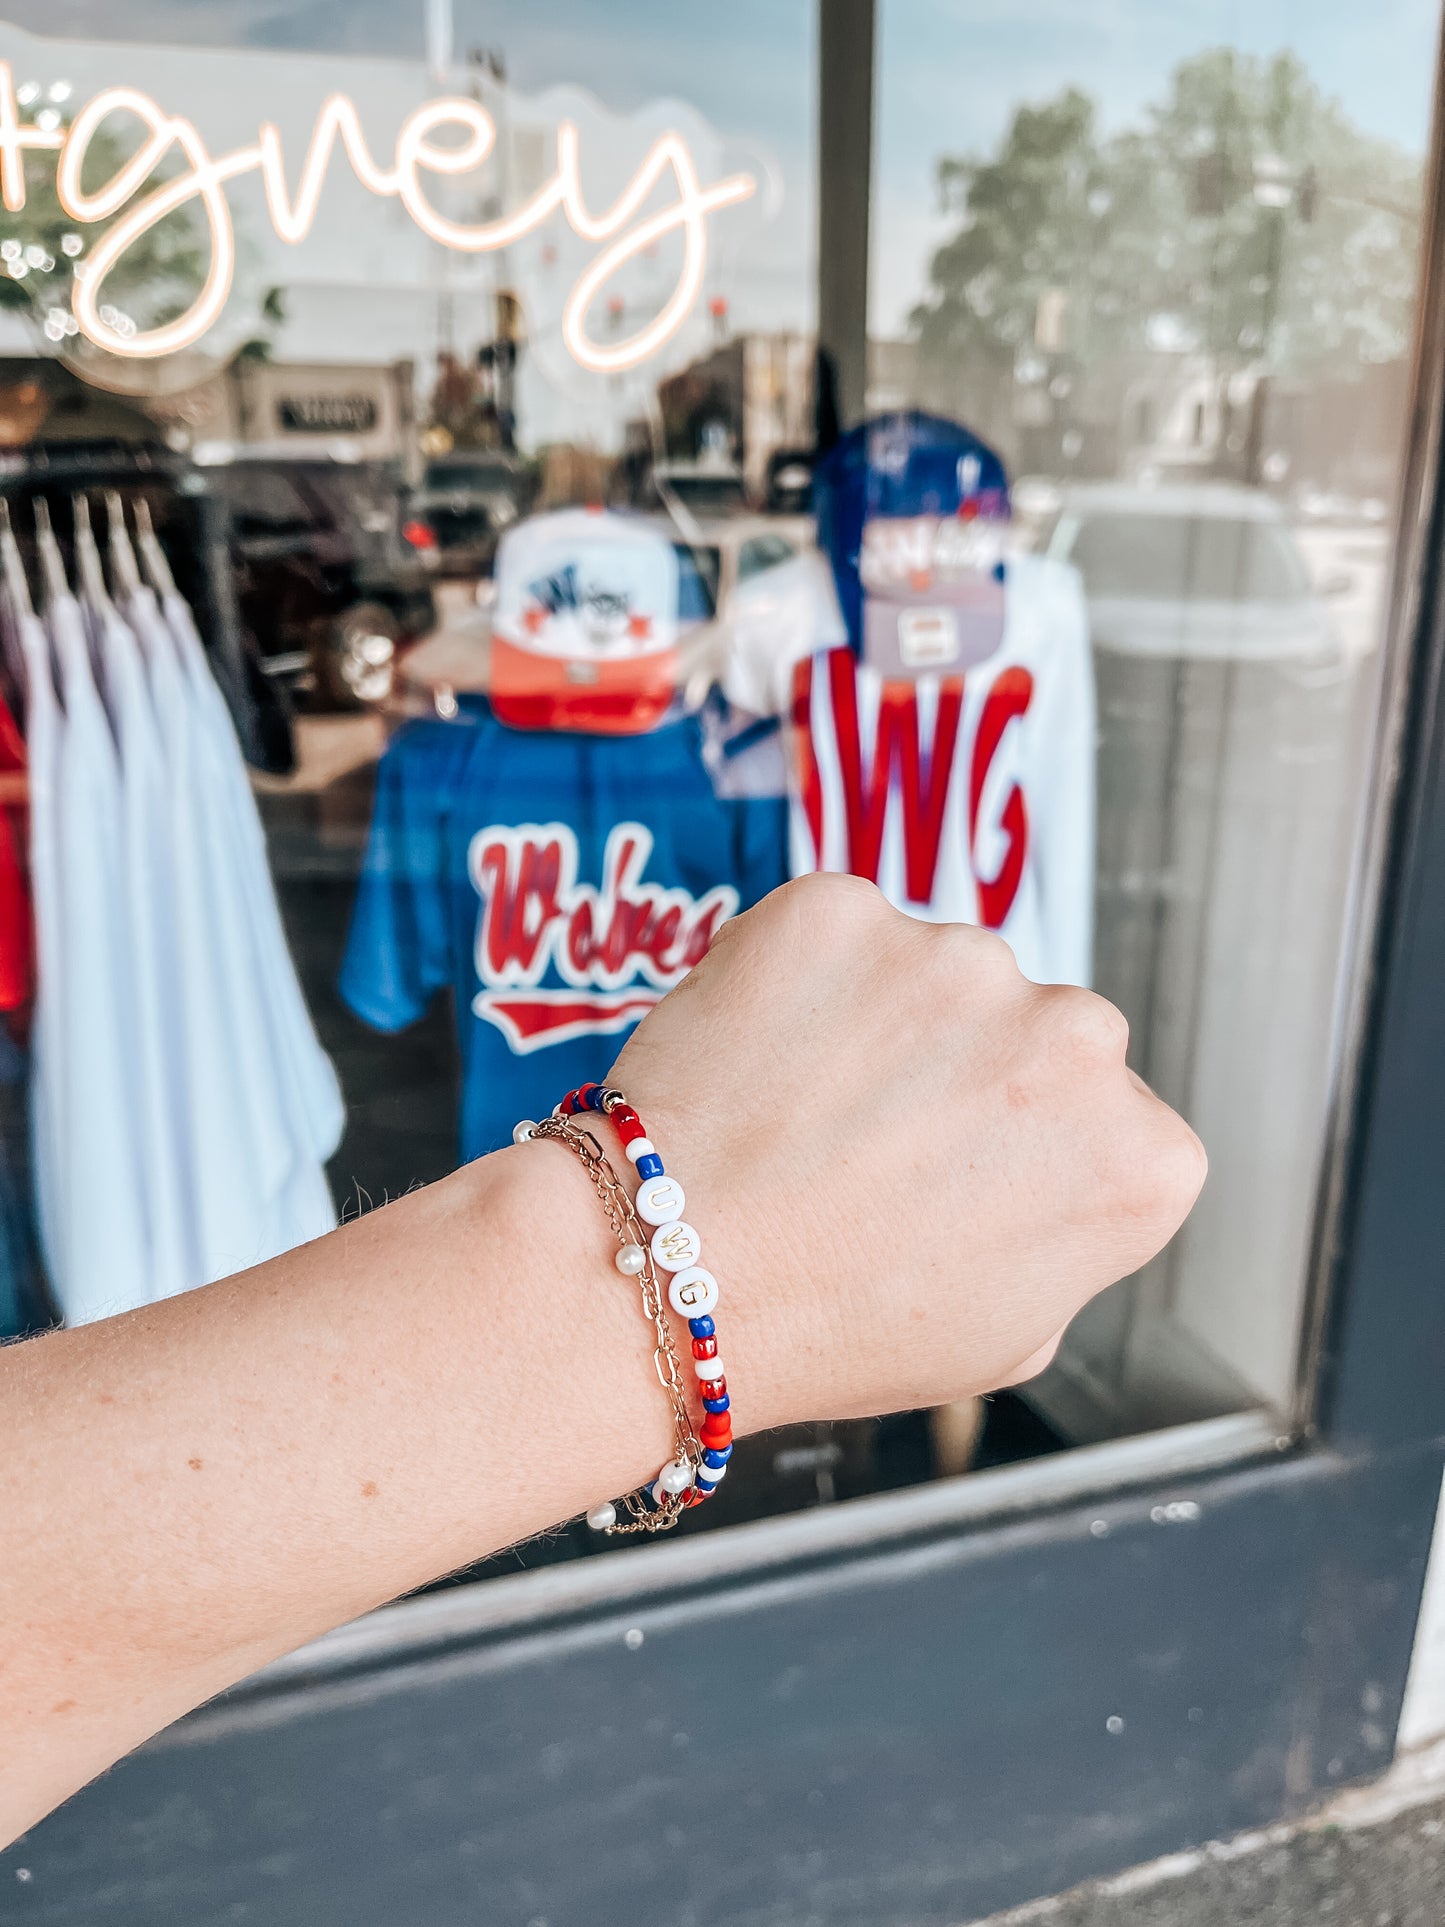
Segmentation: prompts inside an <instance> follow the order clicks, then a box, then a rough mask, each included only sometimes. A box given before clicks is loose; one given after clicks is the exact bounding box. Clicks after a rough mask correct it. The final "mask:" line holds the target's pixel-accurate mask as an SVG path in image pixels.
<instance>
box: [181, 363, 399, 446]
mask: <svg viewBox="0 0 1445 1927" xmlns="http://www.w3.org/2000/svg"><path fill="white" fill-rule="evenodd" d="M412 391H413V383H412V364H411V363H410V362H409V361H395V362H383V363H370V364H368V363H365V362H359V363H355V364H346V363H329V362H281V361H250V360H246V359H241V360H238V361H235V362H233V363H232V364H231V366H230V367H229V368H227V369H224V370H223V371H222V372H221V373H219V374H217V375H215V376H213V377H212V378H211V379H210V380H209V381H206V382H202V383H200V384H199V385H198V386H197V387H195V388H189V389H185V390H183V391H181V392H180V393H179V394H176V395H165V396H159V397H155V398H152V399H151V400H150V401H148V402H147V404H146V412H147V413H148V414H150V415H151V416H152V417H153V418H154V419H155V420H157V421H158V422H160V423H161V424H162V425H163V426H164V428H165V430H166V437H167V440H168V441H169V442H170V443H171V445H172V446H173V447H175V448H180V449H187V450H191V451H194V452H195V453H196V454H197V456H198V458H199V459H201V460H203V461H204V460H205V459H207V457H209V458H210V459H211V460H216V459H219V458H222V457H225V456H227V455H229V454H230V453H231V452H232V451H233V450H244V451H245V452H246V454H248V455H251V456H271V457H273V458H278V459H281V460H297V459H301V458H307V457H309V458H311V459H312V460H316V459H320V460H327V459H335V460H339V461H353V462H354V461H397V460H399V461H402V462H404V463H405V462H411V461H413V460H414V458H415V449H416V444H415V436H414V435H413V433H412V428H413V423H414V409H413V392H412Z"/></svg>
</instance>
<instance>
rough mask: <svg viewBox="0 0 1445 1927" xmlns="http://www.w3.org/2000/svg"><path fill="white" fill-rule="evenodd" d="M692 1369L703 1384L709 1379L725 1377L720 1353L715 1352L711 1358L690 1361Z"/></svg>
mask: <svg viewBox="0 0 1445 1927" xmlns="http://www.w3.org/2000/svg"><path fill="white" fill-rule="evenodd" d="M692 1369H693V1370H694V1371H695V1372H696V1373H697V1375H698V1377H699V1378H700V1379H702V1380H703V1382H704V1383H706V1381H707V1380H708V1379H710V1378H726V1377H727V1373H726V1372H725V1371H724V1370H723V1362H722V1353H721V1352H717V1353H716V1354H715V1355H714V1356H713V1357H712V1358H695V1359H694V1360H693V1361H692Z"/></svg>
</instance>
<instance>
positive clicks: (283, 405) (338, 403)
mask: <svg viewBox="0 0 1445 1927" xmlns="http://www.w3.org/2000/svg"><path fill="white" fill-rule="evenodd" d="M276 419H277V420H278V421H279V422H280V424H281V426H282V428H284V429H285V430H286V432H287V433H288V434H291V435H369V434H370V433H371V431H372V429H374V428H375V427H376V403H375V402H374V401H373V400H372V398H371V396H370V395H283V396H282V397H281V399H280V400H279V401H278V402H277V403H276Z"/></svg>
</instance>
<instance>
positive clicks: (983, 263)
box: [912, 50, 1420, 377]
mask: <svg viewBox="0 0 1445 1927" xmlns="http://www.w3.org/2000/svg"><path fill="white" fill-rule="evenodd" d="M1419 172H1420V170H1419V165H1418V162H1417V161H1415V160H1413V159H1411V158H1410V157H1408V156H1407V155H1405V154H1404V153H1403V152H1401V151H1400V150H1399V149H1397V148H1395V147H1393V146H1392V145H1391V144H1389V143H1388V142H1385V141H1381V140H1376V139H1372V138H1370V137H1369V136H1367V135H1365V134H1362V133H1361V132H1360V131H1359V130H1358V129H1357V128H1355V127H1354V126H1353V125H1352V124H1351V122H1350V121H1349V119H1348V118H1347V117H1346V115H1345V113H1344V112H1343V110H1342V109H1341V108H1340V106H1339V105H1338V104H1337V103H1336V102H1334V101H1331V100H1327V99H1326V98H1325V97H1324V96H1323V95H1322V94H1321V93H1320V91H1319V89H1318V88H1317V87H1316V86H1315V84H1314V82H1313V81H1312V80H1311V79H1310V78H1309V75H1308V74H1307V73H1306V71H1305V69H1304V67H1303V66H1302V65H1301V64H1300V62H1299V61H1298V60H1297V59H1295V58H1294V56H1292V55H1289V54H1282V55H1279V56H1277V57H1276V58H1274V59H1272V60H1269V61H1260V60H1257V59H1254V58H1252V57H1249V56H1245V55H1241V54H1236V53H1233V52H1230V51H1227V50H1220V51H1215V52H1211V53H1206V54H1202V55H1200V56H1198V57H1197V58H1195V59H1192V60H1188V61H1186V62H1184V63H1183V64H1182V65H1181V66H1180V67H1178V68H1177V69H1176V70H1175V72H1174V74H1173V76H1172V78H1171V80H1170V83H1169V88H1168V92H1167V95H1166V97H1165V99H1164V100H1163V101H1162V102H1161V103H1160V104H1159V105H1158V106H1156V107H1153V108H1151V109H1150V110H1148V112H1147V113H1146V114H1145V116H1144V119H1143V125H1142V126H1141V127H1139V128H1137V129H1132V130H1129V131H1126V132H1123V133H1120V134H1117V135H1113V136H1104V135H1102V134H1101V133H1100V131H1099V129H1098V125H1097V118H1096V114H1095V110H1094V107H1093V104H1092V102H1091V101H1089V99H1088V98H1087V97H1086V96H1085V95H1083V94H1081V93H1079V92H1078V91H1077V90H1076V89H1072V88H1071V89H1069V90H1068V91H1067V92H1065V93H1062V94H1060V95H1059V96H1058V97H1057V98H1056V99H1054V100H1052V101H1049V102H1047V103H1045V104H1044V105H1042V106H1039V107H1022V108H1020V109H1019V110H1018V112H1017V113H1016V114H1015V116H1014V119H1013V122H1012V124H1011V126H1010V127H1009V129H1008V132H1007V133H1006V134H1005V136H1004V138H1003V141H1002V144H1001V145H1000V147H999V150H998V152H997V154H996V155H995V156H994V157H993V158H992V159H988V160H977V159H946V160H944V161H942V162H941V163H940V166H939V184H940V188H941V191H942V194H943V198H944V204H945V206H946V207H947V208H948V209H949V210H950V211H952V212H954V213H955V214H956V215H957V216H958V220H959V225H958V229H957V232H956V233H955V234H954V235H953V237H952V238H951V239H950V240H949V241H947V242H946V243H945V244H944V245H943V246H942V247H941V248H940V249H939V250H938V252H937V253H936V254H935V256H934V259H933V262H932V269H931V279H932V284H933V285H932V290H931V292H930V294H929V296H928V298H927V300H926V301H924V302H923V303H922V304H921V305H920V306H919V307H918V308H917V309H916V310H915V311H914V314H913V316H912V328H913V332H914V334H915V336H916V338H917V341H918V343H919V350H920V355H921V357H922V360H923V363H924V365H925V367H927V366H929V365H932V366H933V367H935V368H938V369H943V368H946V367H948V366H949V365H950V364H952V365H953V366H955V367H956V366H958V365H959V363H960V361H962V362H963V363H964V364H965V365H966V364H967V363H968V362H969V361H982V362H983V363H985V364H986V365H993V366H997V365H998V364H999V363H1000V362H1001V361H1004V360H1006V361H1008V362H1012V361H1013V359H1014V357H1015V356H1016V354H1017V353H1018V351H1019V350H1021V349H1023V348H1025V347H1026V346H1029V345H1030V344H1035V343H1036V342H1041V343H1042V345H1043V346H1045V347H1056V346H1057V347H1062V346H1063V345H1064V343H1065V342H1066V343H1067V349H1068V353H1069V356H1070V358H1071V360H1072V361H1073V363H1074V364H1075V366H1077V367H1081V368H1084V369H1087V367H1088V366H1089V364H1090V363H1091V362H1094V361H1097V359H1098V358H1099V357H1100V356H1102V355H1103V354H1106V353H1115V352H1118V351H1121V350H1122V351H1128V350H1130V349H1143V348H1146V347H1166V346H1167V347H1171V348H1176V349H1193V350H1195V351H1197V352H1200V353H1204V354H1208V355H1210V356H1211V357H1212V358H1214V360H1215V362H1216V364H1217V365H1218V366H1219V367H1220V368H1221V369H1222V370H1227V369H1228V368H1229V367H1230V366H1231V365H1232V366H1234V367H1242V366H1244V365H1246V364H1250V363H1259V362H1261V361H1268V362H1269V363H1270V364H1271V365H1272V366H1273V367H1274V368H1275V369H1277V370H1278V371H1280V372H1281V373H1285V374H1304V373H1309V374H1311V375H1312V376H1314V377H1320V376H1323V375H1328V374H1344V373H1348V372H1349V371H1350V370H1352V369H1354V370H1357V369H1358V368H1359V365H1360V364H1361V362H1381V361H1386V360H1390V359H1393V358H1396V357H1398V356H1399V355H1401V354H1402V353H1403V352H1404V350H1405V347H1406V344H1407V340H1408V332H1409V321H1410V310H1411V304H1412V298H1413V290H1414V272H1415V235H1416V227H1417V221H1418V197H1419ZM1044 337H1049V339H1043V338H1044Z"/></svg>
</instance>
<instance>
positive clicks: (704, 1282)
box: [667, 1265, 717, 1318]
mask: <svg viewBox="0 0 1445 1927" xmlns="http://www.w3.org/2000/svg"><path fill="white" fill-rule="evenodd" d="M667 1302H668V1303H669V1304H670V1305H671V1306H672V1309H673V1310H674V1311H675V1312H676V1313H677V1315H678V1317H679V1318H706V1317H707V1315H708V1313H709V1312H710V1311H711V1310H712V1308H713V1306H714V1305H715V1304H716V1303H717V1279H716V1278H714V1277H713V1275H712V1273H711V1272H710V1271H704V1270H703V1268H702V1266H701V1265H689V1266H688V1267H687V1269H686V1271H680V1272H678V1274H677V1276H676V1277H675V1278H674V1279H673V1281H672V1283H671V1284H670V1285H669V1286H668V1288H667Z"/></svg>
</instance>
